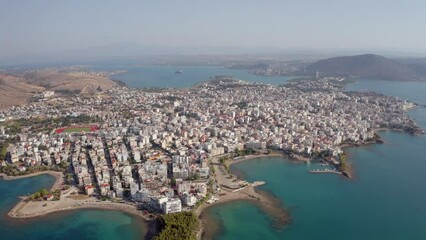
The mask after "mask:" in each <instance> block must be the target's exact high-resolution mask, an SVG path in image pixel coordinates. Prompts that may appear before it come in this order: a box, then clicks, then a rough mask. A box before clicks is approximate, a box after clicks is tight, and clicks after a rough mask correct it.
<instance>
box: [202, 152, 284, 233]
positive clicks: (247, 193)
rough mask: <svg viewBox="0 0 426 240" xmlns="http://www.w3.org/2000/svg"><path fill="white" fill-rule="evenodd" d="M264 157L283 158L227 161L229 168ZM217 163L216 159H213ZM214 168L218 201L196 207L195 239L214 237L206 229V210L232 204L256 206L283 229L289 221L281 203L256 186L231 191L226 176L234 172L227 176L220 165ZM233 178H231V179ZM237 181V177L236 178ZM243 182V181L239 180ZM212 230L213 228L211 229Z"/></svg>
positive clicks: (208, 228) (275, 154) (208, 229)
mask: <svg viewBox="0 0 426 240" xmlns="http://www.w3.org/2000/svg"><path fill="white" fill-rule="evenodd" d="M264 157H285V155H284V154H281V153H271V154H259V155H253V154H252V155H246V156H243V157H241V158H238V159H236V160H232V161H228V164H229V166H230V165H232V164H235V163H239V162H243V161H246V160H252V159H256V158H264ZM215 161H217V159H215ZM212 166H213V167H214V168H215V172H216V180H217V182H218V184H219V185H220V186H221V190H220V193H219V194H216V195H217V197H219V200H217V201H215V202H213V203H210V204H209V203H204V204H203V205H201V206H200V207H198V208H197V209H196V210H195V211H194V213H195V214H196V216H197V217H198V219H199V221H200V227H199V230H198V231H197V239H210V238H211V237H212V236H214V233H215V230H214V229H212V228H211V227H207V226H208V225H212V223H211V221H210V220H211V219H208V217H207V215H206V211H207V209H210V208H212V207H217V206H220V205H222V204H229V203H233V202H250V203H252V204H254V205H256V206H257V207H258V208H260V209H261V211H263V212H264V213H265V214H267V215H268V216H269V217H271V218H272V220H273V222H274V225H275V226H277V227H278V228H281V227H283V226H284V225H286V224H288V222H289V221H290V217H289V214H288V211H286V210H285V208H284V207H283V203H282V202H281V201H280V200H279V199H277V198H276V197H274V196H273V195H272V194H270V193H268V192H265V191H262V190H260V189H257V186H259V185H260V184H259V185H258V184H255V185H253V183H252V184H249V185H248V186H246V187H242V188H240V189H231V188H227V187H226V185H227V184H226V183H227V181H228V180H227V179H228V176H229V175H231V176H236V173H235V172H234V171H231V173H230V174H229V173H228V172H227V171H226V170H225V169H224V166H223V165H222V164H219V163H218V162H214V163H213V165H212ZM233 178H234V177H232V179H233ZM237 179H239V177H237ZM240 180H242V181H244V180H243V179H240ZM213 228H214V227H213Z"/></svg>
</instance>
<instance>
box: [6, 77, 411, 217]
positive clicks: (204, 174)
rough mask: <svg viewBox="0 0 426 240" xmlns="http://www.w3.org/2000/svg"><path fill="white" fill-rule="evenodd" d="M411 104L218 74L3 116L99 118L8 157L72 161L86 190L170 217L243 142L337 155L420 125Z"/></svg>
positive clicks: (31, 162) (204, 190) (35, 135)
mask: <svg viewBox="0 0 426 240" xmlns="http://www.w3.org/2000/svg"><path fill="white" fill-rule="evenodd" d="M411 107H413V104H412V103H409V102H406V101H402V100H400V99H398V98H394V97H387V96H384V95H380V94H376V93H359V92H343V91H341V90H339V88H338V87H336V86H335V85H333V83H331V82H329V81H327V80H317V81H300V82H297V83H293V84H291V85H289V86H272V85H266V84H257V83H247V82H243V81H239V80H232V79H216V80H213V81H210V82H206V83H202V84H199V85H197V86H195V87H193V88H191V89H182V90H162V91H157V92H153V91H143V90H138V89H130V88H115V89H112V90H110V91H108V92H106V93H102V94H101V93H100V94H98V95H94V96H83V95H82V96H55V97H53V96H50V98H49V99H48V100H47V101H41V102H33V103H30V104H27V105H25V106H21V107H13V108H11V109H9V110H8V111H3V112H1V113H0V118H2V119H4V120H5V121H6V122H7V121H12V120H13V119H20V118H25V119H28V118H34V117H42V118H43V117H44V118H57V117H63V116H69V117H78V116H83V115H84V116H91V117H96V118H97V119H99V121H100V122H99V123H98V124H99V125H100V128H99V130H96V131H95V132H80V133H67V132H62V133H55V132H54V131H52V132H50V133H39V132H32V131H31V129H26V132H25V133H21V134H18V136H19V141H18V142H17V143H15V144H12V145H11V146H10V147H9V152H10V161H11V162H12V163H14V164H17V166H24V167H31V166H35V165H40V164H45V165H52V164H60V163H61V162H69V163H70V164H71V169H72V173H73V176H74V180H75V184H76V185H78V186H80V187H81V189H82V190H84V191H85V193H86V194H88V195H96V196H99V197H108V198H120V199H127V200H131V201H134V202H137V203H140V204H142V205H143V206H145V207H146V208H148V209H151V210H153V211H159V212H164V213H170V212H177V211H181V209H182V208H185V207H188V208H191V207H193V206H194V205H195V204H196V203H197V202H198V201H200V200H201V199H203V198H205V197H206V196H207V195H208V191H209V187H212V185H213V184H214V181H213V182H212V180H211V179H212V173H211V172H210V166H209V159H210V158H212V157H215V156H222V155H224V154H233V153H235V152H236V151H240V150H243V149H249V148H250V149H254V150H267V149H275V150H281V151H286V152H289V153H293V154H297V155H302V156H305V157H316V156H329V157H331V158H334V159H335V160H336V161H338V154H339V153H340V152H341V151H342V150H341V146H342V144H345V143H361V144H362V143H364V142H367V141H370V140H371V139H373V138H374V137H375V133H374V131H375V130H377V129H379V128H396V129H404V130H408V131H411V132H413V133H414V132H417V131H419V128H418V127H417V125H416V124H415V123H414V122H413V121H412V120H411V119H410V118H409V117H408V116H407V115H406V114H405V111H406V110H407V109H409V108H411ZM2 132H3V134H7V129H6V130H5V129H2Z"/></svg>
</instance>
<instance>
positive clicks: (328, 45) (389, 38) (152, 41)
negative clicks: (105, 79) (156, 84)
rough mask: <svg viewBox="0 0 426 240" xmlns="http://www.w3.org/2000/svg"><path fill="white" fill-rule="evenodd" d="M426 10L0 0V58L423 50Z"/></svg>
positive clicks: (418, 5) (245, 0) (398, 5)
mask: <svg viewBox="0 0 426 240" xmlns="http://www.w3.org/2000/svg"><path fill="white" fill-rule="evenodd" d="M424 12H426V4H425V3H424V2H423V1H418V0H416V1H410V3H406V2H404V3H402V2H401V1H397V0H391V1H383V0H382V1H374V2H371V1H367V0H360V1H347V0H344V1H336V0H328V1H325V3H324V1H322V2H321V3H320V2H319V1H313V0H302V1H277V0H268V1H253V0H235V1H225V0H219V1H214V2H211V1H195V0H188V1H177V0H171V1H144V2H142V1H133V0H131V1H126V2H125V4H124V3H123V2H122V1H110V0H107V1H105V0H103V1H99V0H96V1H82V0H75V1H54V0H42V1H27V2H21V1H5V0H0V29H1V30H2V32H3V33H4V34H2V35H3V37H0V58H2V59H5V58H7V57H13V56H28V55H29V56H31V55H35V54H53V53H57V52H63V53H66V52H69V51H74V50H80V51H84V50H85V49H94V48H102V47H104V48H105V46H124V45H127V44H128V45H130V46H150V47H151V48H154V49H155V47H153V46H157V47H158V46H163V47H166V48H162V47H158V48H159V49H162V51H164V52H166V53H167V51H169V50H167V49H173V47H178V48H180V49H181V50H182V51H183V52H185V49H195V50H194V51H193V52H197V51H199V52H200V53H202V50H200V49H202V48H204V47H210V48H213V49H214V48H223V47H228V48H240V49H258V50H259V51H261V50H262V49H271V48H272V49H274V48H277V49H323V50H324V49H325V50H327V49H355V50H356V49H360V50H364V49H367V50H374V49H378V50H386V51H389V50H390V51H396V52H411V53H415V52H416V51H418V52H426V32H425V31H420V29H422V27H423V26H422V25H423V24H422V23H424V22H426V15H425V14H424ZM401 26H410V27H401ZM197 49H198V50H197ZM252 51H253V50H252ZM160 52H161V51H160ZM176 52H179V51H176ZM171 53H173V51H172V52H171Z"/></svg>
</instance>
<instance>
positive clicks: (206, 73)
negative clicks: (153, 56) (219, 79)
mask: <svg viewBox="0 0 426 240" xmlns="http://www.w3.org/2000/svg"><path fill="white" fill-rule="evenodd" d="M90 68H91V69H92V70H96V71H115V70H124V71H126V72H124V73H120V74H115V75H113V76H112V77H111V78H112V79H115V80H120V81H122V82H124V83H125V84H126V85H127V86H129V87H135V88H145V87H159V88H187V87H191V86H193V85H195V84H198V83H200V82H204V81H208V80H210V78H212V77H214V76H232V77H233V78H235V79H240V80H246V81H250V82H261V83H268V84H274V85H280V84H284V83H285V82H287V81H288V80H290V79H292V78H294V77H272V76H270V77H269V76H257V75H253V74H250V73H248V72H247V70H241V69H231V68H222V67H219V66H168V65H139V66H137V65H131V64H122V65H119V64H117V65H114V64H104V65H93V66H91V67H90ZM176 71H182V73H175V72H176Z"/></svg>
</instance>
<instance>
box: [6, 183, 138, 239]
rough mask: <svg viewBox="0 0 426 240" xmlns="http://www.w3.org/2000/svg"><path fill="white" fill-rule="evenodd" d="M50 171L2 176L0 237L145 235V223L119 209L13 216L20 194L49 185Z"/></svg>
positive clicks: (101, 237)
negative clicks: (29, 174) (35, 175)
mask: <svg viewBox="0 0 426 240" xmlns="http://www.w3.org/2000/svg"><path fill="white" fill-rule="evenodd" d="M54 181H55V179H54V177H52V176H50V175H41V176H37V177H30V178H24V179H18V180H11V181H5V180H2V179H1V180H0V192H1V196H0V239H2V240H3V239H4V240H9V239H10V240H21V239H22V240H24V239H40V240H41V239H43V240H45V239H58V240H59V239H60V240H62V239H107V240H109V239H111V240H115V239H142V238H143V236H144V234H145V232H146V225H145V224H144V222H143V221H142V220H140V219H139V218H137V217H134V216H131V215H128V214H126V213H122V212H118V211H105V210H92V209H90V210H78V211H69V212H61V213H55V214H50V215H47V216H43V217H39V218H33V219H25V220H21V219H12V218H9V217H8V216H7V213H8V212H9V210H10V209H11V208H13V206H14V205H15V204H17V203H18V201H19V200H20V199H19V198H18V196H20V195H25V194H29V193H33V192H35V191H37V190H39V189H41V188H50V186H51V185H52V184H53V182H54Z"/></svg>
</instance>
